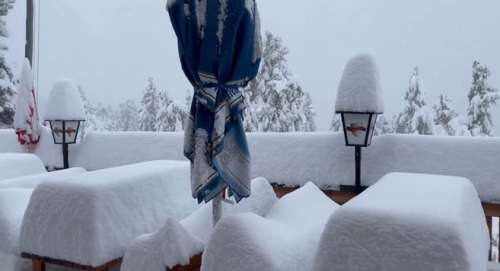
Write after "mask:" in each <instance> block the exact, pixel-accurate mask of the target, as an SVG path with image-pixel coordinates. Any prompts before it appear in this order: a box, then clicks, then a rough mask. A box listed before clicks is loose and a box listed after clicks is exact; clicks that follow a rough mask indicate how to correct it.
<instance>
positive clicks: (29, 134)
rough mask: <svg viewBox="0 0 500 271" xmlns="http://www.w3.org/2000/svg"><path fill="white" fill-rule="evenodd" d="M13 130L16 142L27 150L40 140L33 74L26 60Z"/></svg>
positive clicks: (18, 92) (18, 93)
mask: <svg viewBox="0 0 500 271" xmlns="http://www.w3.org/2000/svg"><path fill="white" fill-rule="evenodd" d="M14 128H15V129H16V134H17V141H18V142H19V144H21V145H23V146H26V147H27V148H28V149H33V148H35V147H36V145H37V143H38V141H39V140H40V122H39V119H38V106H37V100H36V93H35V88H34V84H33V72H32V70H31V65H30V62H29V60H28V59H25V61H24V65H23V71H22V73H21V80H20V83H19V88H18V91H17V102H16V114H15V116H14Z"/></svg>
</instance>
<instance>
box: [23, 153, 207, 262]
mask: <svg viewBox="0 0 500 271" xmlns="http://www.w3.org/2000/svg"><path fill="white" fill-rule="evenodd" d="M196 208H197V204H196V201H195V200H193V199H192V197H191V193H190V187H189V163H188V162H183V161H151V162H145V163H139V164H134V165H128V166H122V167H117V168H110V169H103V170H97V171H92V172H87V173H84V174H81V175H79V176H77V177H73V178H70V179H68V180H67V181H61V182H50V183H43V184H41V185H39V186H38V187H37V188H36V189H35V191H34V192H33V195H32V196H31V200H30V203H29V205H28V208H27V211H26V213H25V215H24V220H23V224H22V228H21V236H20V249H21V251H22V252H23V253H22V256H23V257H25V258H30V259H32V260H33V269H34V270H43V268H44V266H45V263H53V264H58V265H64V266H68V267H73V268H77V269H86V270H105V269H106V268H108V267H110V266H112V265H115V264H118V263H119V262H120V259H121V257H123V255H124V253H125V248H126V247H127V245H129V243H130V242H131V241H133V240H134V239H135V238H136V237H137V236H139V235H141V234H145V233H151V232H154V231H156V230H158V229H159V228H160V227H161V226H162V225H163V224H164V223H165V221H166V220H167V218H169V217H170V218H173V219H176V220H180V219H182V218H184V217H186V216H187V215H188V214H190V213H192V212H193V211H194V210H195V209H196ZM37 268H38V269H37Z"/></svg>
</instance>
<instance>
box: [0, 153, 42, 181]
mask: <svg viewBox="0 0 500 271" xmlns="http://www.w3.org/2000/svg"><path fill="white" fill-rule="evenodd" d="M44 172H47V170H45V166H44V165H43V163H42V160H40V158H38V157H36V156H35V155H33V154H25V153H0V182H1V181H2V180H4V179H10V178H16V177H20V176H26V175H33V174H40V173H44Z"/></svg>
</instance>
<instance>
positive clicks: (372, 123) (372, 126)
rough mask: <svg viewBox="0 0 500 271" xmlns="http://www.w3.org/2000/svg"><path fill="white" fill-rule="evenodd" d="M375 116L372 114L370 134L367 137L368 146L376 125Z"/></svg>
mask: <svg viewBox="0 0 500 271" xmlns="http://www.w3.org/2000/svg"><path fill="white" fill-rule="evenodd" d="M377 117H378V115H377V114H373V116H372V122H371V123H370V131H369V132H370V134H369V135H368V145H371V144H372V138H373V132H374V131H375V124H376V123H377Z"/></svg>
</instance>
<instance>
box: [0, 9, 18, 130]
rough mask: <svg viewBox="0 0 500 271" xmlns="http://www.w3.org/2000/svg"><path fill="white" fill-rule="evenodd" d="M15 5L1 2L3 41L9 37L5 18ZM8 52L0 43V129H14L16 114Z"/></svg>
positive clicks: (0, 23)
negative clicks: (6, 56)
mask: <svg viewBox="0 0 500 271" xmlns="http://www.w3.org/2000/svg"><path fill="white" fill-rule="evenodd" d="M13 4H14V1H13V0H0V37H1V39H2V40H3V39H5V38H8V37H9V33H8V31H7V24H6V21H5V17H6V16H7V15H8V13H9V10H10V9H11V8H12V7H13ZM7 50H8V47H7V46H6V45H5V44H3V43H0V128H4V127H12V123H13V121H14V112H15V111H14V103H13V101H12V100H13V96H14V93H15V90H14V89H15V86H14V74H13V73H12V70H11V68H10V67H9V66H8V64H7V61H6V59H5V53H6V51H7Z"/></svg>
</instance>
